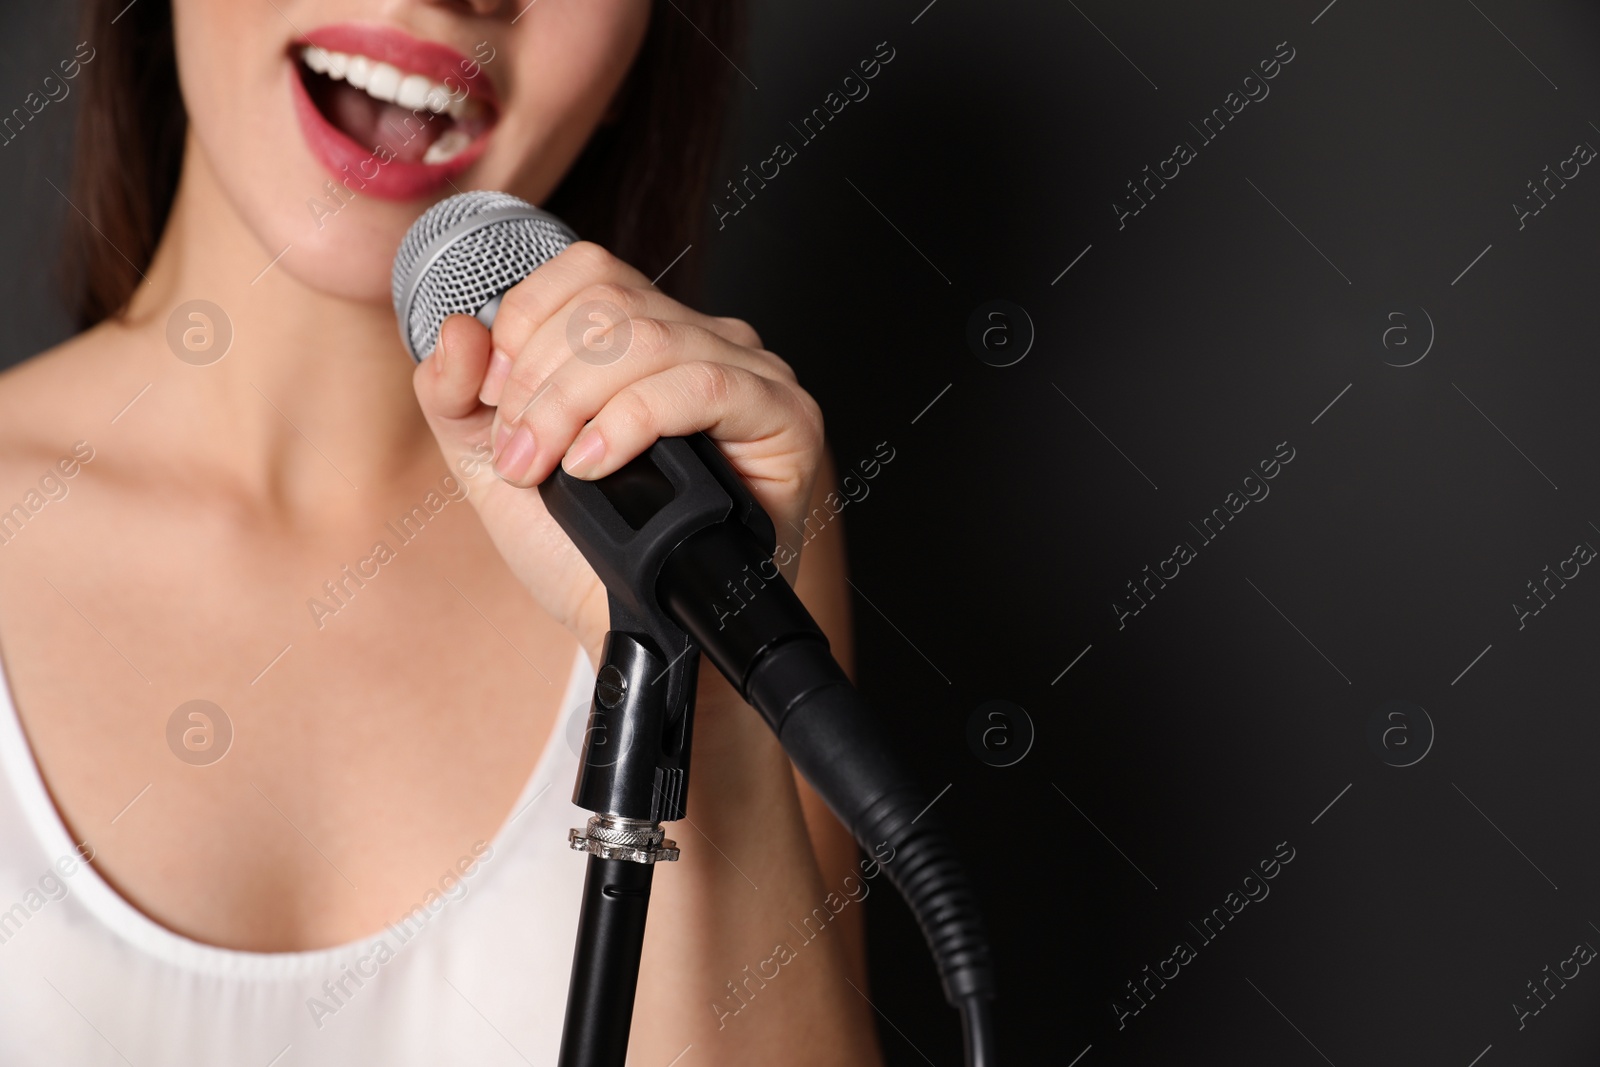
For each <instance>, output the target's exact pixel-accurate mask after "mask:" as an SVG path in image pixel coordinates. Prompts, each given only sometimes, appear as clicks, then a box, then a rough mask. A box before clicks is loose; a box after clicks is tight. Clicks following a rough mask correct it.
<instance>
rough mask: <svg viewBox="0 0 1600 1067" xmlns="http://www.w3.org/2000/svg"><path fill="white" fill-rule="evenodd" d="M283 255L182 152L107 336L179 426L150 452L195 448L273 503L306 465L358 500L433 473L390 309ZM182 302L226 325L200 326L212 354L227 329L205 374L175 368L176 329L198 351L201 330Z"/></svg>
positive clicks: (200, 359) (167, 428)
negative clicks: (315, 282)
mask: <svg viewBox="0 0 1600 1067" xmlns="http://www.w3.org/2000/svg"><path fill="white" fill-rule="evenodd" d="M294 254H295V250H294V248H293V246H292V245H290V246H289V247H288V248H287V249H284V248H266V247H264V246H263V243H262V241H261V239H260V238H258V237H257V235H256V234H255V233H254V232H252V231H251V230H250V229H249V227H247V226H246V225H245V222H244V220H243V219H242V218H241V217H240V216H239V214H238V212H237V211H236V210H235V208H234V206H233V204H232V203H231V202H230V201H229V199H228V198H227V196H226V194H225V192H224V190H223V189H222V187H221V185H220V184H219V183H218V181H217V180H216V175H215V174H214V173H213V172H212V170H211V167H210V165H209V164H208V162H207V161H206V159H205V156H204V153H203V152H202V151H200V150H199V148H198V146H197V145H196V144H195V143H194V142H193V141H192V140H191V141H190V143H189V144H188V146H187V150H186V152H185V162H184V168H183V173H182V177H181V180H180V182H179V188H178V193H177V196H176V198H175V200H174V203H173V207H172V211H171V214H170V216H169V219H168V222H167V225H166V228H165V230H164V232H163V234H162V236H161V240H160V244H159V246H158V248H157V250H156V253H155V256H154V259H153V262H152V263H151V265H150V267H149V269H148V271H147V272H146V274H145V280H144V281H143V282H141V284H140V285H139V286H138V288H137V290H136V291H135V293H134V296H133V298H132V300H131V301H130V304H129V308H128V313H127V315H126V316H125V317H124V318H123V320H122V321H121V322H120V323H119V324H116V325H114V326H112V327H110V329H112V330H114V331H117V332H119V333H121V334H122V335H123V337H124V338H125V339H126V340H132V341H134V342H135V347H136V348H137V349H139V350H140V352H141V355H140V357H139V358H140V359H141V360H146V361H148V366H147V367H146V368H145V369H146V370H147V372H148V375H149V377H151V378H152V379H153V387H156V388H159V389H161V390H162V392H163V393H165V394H168V396H167V398H166V402H165V403H164V404H163V405H162V407H164V408H165V409H166V410H167V411H168V412H171V411H173V410H174V405H173V401H174V400H177V402H178V403H177V408H178V410H181V411H183V412H184V413H185V414H184V416H183V417H182V418H181V419H180V420H178V421H177V424H170V422H171V420H162V422H161V423H160V424H158V425H155V426H151V427H148V429H149V430H150V431H151V432H153V433H155V434H157V435H160V438H159V439H157V440H152V441H151V443H152V444H153V445H155V446H156V447H163V446H170V447H173V448H178V449H182V450H186V451H188V452H189V453H190V454H192V453H193V452H194V450H195V447H196V445H197V444H201V448H202V450H203V452H204V459H203V461H202V462H203V463H204V465H205V466H206V467H207V468H208V469H213V470H215V471H216V473H220V474H222V475H223V476H224V477H226V478H227V480H228V481H229V482H230V483H233V487H234V488H235V489H241V490H244V491H246V492H249V493H252V494H255V493H260V494H261V495H271V496H274V497H279V496H282V495H283V492H284V487H285V486H286V485H292V484H294V482H295V481H296V477H295V473H296V472H297V471H299V470H302V469H305V468H307V467H308V466H315V465H317V464H322V465H325V466H324V469H326V467H332V468H333V469H334V470H335V471H336V472H337V473H338V475H339V478H340V479H342V481H343V482H346V483H350V484H354V485H356V486H359V487H361V488H362V489H363V490H366V489H367V488H368V487H369V486H370V487H379V486H383V485H392V484H397V483H400V482H402V481H404V480H405V479H407V478H408V477H410V476H414V475H415V474H416V472H417V470H418V468H419V466H429V467H433V466H437V464H438V462H439V461H438V458H437V446H436V444H435V443H434V439H433V436H432V434H431V433H430V432H429V431H428V428H427V425H426V423H425V422H424V421H423V419H422V416H421V414H420V412H419V411H418V409H417V403H416V399H415V396H414V394H413V392H412V388H411V372H412V362H411V360H410V359H409V358H408V357H407V355H406V352H405V349H404V347H403V346H402V344H401V341H400V336H399V331H398V329H397V327H396V325H395V319H394V312H393V310H392V308H391V307H390V306H389V304H388V302H387V300H374V301H362V300H354V299H349V298H344V297H339V296H333V295H330V294H327V293H324V292H319V291H317V290H315V289H313V288H310V287H309V286H307V285H305V284H303V283H302V282H301V281H299V280H298V279H297V278H296V277H295V276H294V274H293V273H292V272H291V270H290V269H289V268H288V267H287V266H286V263H288V262H289V261H290V258H291V257H293V256H294ZM193 300H205V301H208V302H209V303H211V304H214V305H215V306H216V307H217V308H219V309H221V313H222V316H225V319H226V321H225V322H222V321H218V322H213V323H210V326H211V328H212V329H213V330H215V331H216V332H215V333H214V334H213V335H212V338H211V343H213V344H214V343H216V341H215V339H216V338H217V337H220V336H221V335H222V332H223V331H225V330H228V329H231V334H232V339H231V342H230V343H229V347H228V349H227V351H226V354H225V356H223V358H221V359H219V360H217V361H216V362H211V363H206V362H204V361H205V358H206V355H205V353H204V352H201V353H198V354H196V353H192V352H191V353H189V354H188V357H187V359H185V358H179V356H178V352H179V351H182V340H181V338H182V335H183V332H184V331H185V330H186V329H196V330H197V331H198V332H196V333H194V334H192V335H191V338H192V340H193V341H194V342H195V343H197V344H200V345H202V346H203V344H204V343H205V342H206V341H207V340H208V339H207V337H206V335H205V333H204V330H205V329H206V320H205V319H190V318H188V316H187V315H185V314H181V313H178V309H179V308H180V305H183V304H185V303H187V302H189V301H193ZM202 313H203V312H202ZM212 317H213V318H214V317H215V316H212ZM174 324H176V331H174ZM174 332H176V335H177V337H178V338H179V340H178V346H177V348H176V349H175V347H174V343H173V338H172V335H173V334H174ZM197 364H199V365H197ZM174 394H175V395H174ZM318 454H320V457H321V458H320V459H319V458H318ZM308 457H309V458H308ZM219 468H220V469H219ZM319 481H320V480H319ZM296 495H299V494H296Z"/></svg>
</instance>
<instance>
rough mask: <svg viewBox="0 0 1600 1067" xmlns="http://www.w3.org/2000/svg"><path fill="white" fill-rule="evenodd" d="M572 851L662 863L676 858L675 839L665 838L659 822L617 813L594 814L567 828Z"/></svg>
mask: <svg viewBox="0 0 1600 1067" xmlns="http://www.w3.org/2000/svg"><path fill="white" fill-rule="evenodd" d="M567 843H568V844H569V845H571V846H572V850H573V851H574V852H587V853H588V854H589V855H591V856H599V857H600V858H601V859H608V860H628V861H630V862H632V863H664V862H670V861H672V860H675V859H677V858H678V843H677V842H676V841H671V840H668V838H667V835H666V831H665V830H663V829H662V828H661V826H660V824H659V823H653V822H647V821H646V820H644V819H628V818H624V817H622V816H620V815H594V816H591V817H590V819H589V825H588V826H586V827H580V828H576V829H572V830H568V831H567Z"/></svg>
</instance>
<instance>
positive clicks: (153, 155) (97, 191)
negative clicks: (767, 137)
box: [62, 0, 744, 329]
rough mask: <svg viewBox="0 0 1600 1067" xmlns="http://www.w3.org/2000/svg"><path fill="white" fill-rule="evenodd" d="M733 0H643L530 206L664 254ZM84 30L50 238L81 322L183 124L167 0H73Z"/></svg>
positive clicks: (170, 182) (142, 257)
mask: <svg viewBox="0 0 1600 1067" xmlns="http://www.w3.org/2000/svg"><path fill="white" fill-rule="evenodd" d="M743 7H744V5H743V3H741V2H738V0H652V11H651V17H650V27H649V29H648V31H646V34H645V40H644V44H643V45H642V47H641V49H640V52H639V56H638V58H637V59H636V60H635V62H634V65H633V69H632V71H631V72H630V73H629V75H628V79H627V81H626V83H625V84H624V85H623V88H622V90H621V93H620V94H619V96H618V98H617V103H616V114H615V116H614V121H611V122H609V123H608V124H606V125H605V126H603V127H602V128H601V129H600V130H598V131H597V132H596V133H595V135H594V137H593V138H591V140H590V142H589V144H588V146H587V147H586V148H585V149H584V151H583V154H582V155H581V156H579V158H578V160H577V162H576V163H575V164H574V165H573V167H572V170H571V171H570V172H569V173H568V175H567V177H566V178H565V179H564V180H563V182H562V183H561V186H560V187H559V188H558V189H556V191H555V192H554V193H553V194H552V195H551V196H550V197H549V198H548V199H547V200H546V202H545V203H544V204H543V205H541V206H543V207H547V208H548V209H549V210H550V211H552V212H554V213H555V214H557V215H559V216H561V217H562V218H563V219H565V220H566V221H567V222H568V223H570V224H571V225H572V227H573V228H574V229H575V230H576V231H577V232H578V233H580V234H582V235H583V236H584V237H586V238H588V239H590V240H593V241H597V242H599V243H600V244H603V245H605V246H606V247H607V248H609V249H610V250H611V251H612V252H614V253H616V254H617V255H618V256H620V257H621V258H622V259H624V260H626V261H628V262H630V263H633V264H634V265H636V266H637V267H638V268H639V269H640V270H643V271H648V272H654V271H659V270H661V269H663V268H665V267H666V266H667V265H668V264H669V263H670V262H672V259H673V257H674V256H676V255H678V254H679V253H680V252H682V251H683V250H684V248H685V246H687V245H688V244H689V243H690V242H691V241H693V240H694V238H695V235H696V234H697V233H699V231H700V229H701V227H702V226H703V225H704V222H705V218H706V209H705V206H704V204H702V203H701V197H702V196H704V194H705V191H706V187H707V183H708V181H709V178H710V172H711V167H712V166H713V164H714V163H715V162H716V156H717V149H718V146H719V141H720V136H721V129H722V119H723V115H724V112H725V110H726V104H727V97H728V88H729V84H730V76H731V75H732V73H733V69H732V66H731V63H730V62H729V61H727V60H726V59H725V58H724V56H723V55H719V54H718V52H719V51H720V52H721V53H724V54H733V53H735V52H737V51H738V42H739V39H740V38H741V36H742V30H743ZM119 12H121V14H120V16H119V14H118V13H119ZM113 19H117V25H115V26H113V25H112V20H113ZM702 33H703V34H704V37H702V36H701V34H702ZM83 37H84V39H85V40H87V41H88V42H89V43H90V44H91V45H92V46H93V47H94V53H93V54H94V69H93V71H92V72H91V73H90V77H89V78H87V79H86V80H85V84H84V86H83V89H82V91H83V97H82V101H81V104H80V106H79V111H78V128H77V143H76V146H75V152H74V159H73V168H72V202H73V204H74V205H75V206H76V207H77V208H78V211H74V212H70V213H69V215H68V220H67V222H68V225H67V232H66V234H65V235H64V240H63V245H62V247H63V257H64V266H65V273H66V279H67V297H68V307H69V309H70V310H71V312H72V314H73V316H74V318H75V320H76V323H77V326H78V327H79V328H80V329H86V328H88V327H89V326H92V325H94V324H95V323H97V322H99V321H101V320H102V319H105V318H109V317H113V316H115V315H117V314H119V313H120V312H121V311H122V310H123V308H124V307H125V306H126V305H127V303H128V300H129V298H130V297H131V296H132V295H133V291H134V287H135V286H136V285H138V283H139V280H140V278H141V272H143V271H144V270H145V269H147V268H148V267H149V265H150V260H151V258H152V256H154V254H155V250H156V244H157V242H158V241H159V240H160V238H161V231H162V229H163V228H164V227H165V226H166V221H167V215H168V212H169V211H170V210H171V208H172V200H173V196H174V195H175V193H176V192H177V188H178V171H179V167H180V165H181V163H182V161H183V144H184V133H185V130H186V129H187V125H188V118H187V116H186V115H185V113H184V108H183V99H182V97H181V96H180V94H179V91H178V71H177V63H176V56H175V54H174V46H173V37H172V7H171V4H170V2H169V0H144V2H143V3H139V4H135V5H128V4H127V3H126V0H85V2H84V8H83ZM686 268H687V264H684V265H680V266H679V267H678V268H677V269H676V270H674V271H673V272H672V274H671V275H670V276H669V278H668V279H667V280H665V281H664V282H663V285H662V288H664V289H668V290H669V291H672V292H674V293H677V294H682V293H684V292H686V291H687V290H688V289H689V288H690V287H691V286H692V282H693V272H692V271H691V270H688V269H686Z"/></svg>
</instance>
